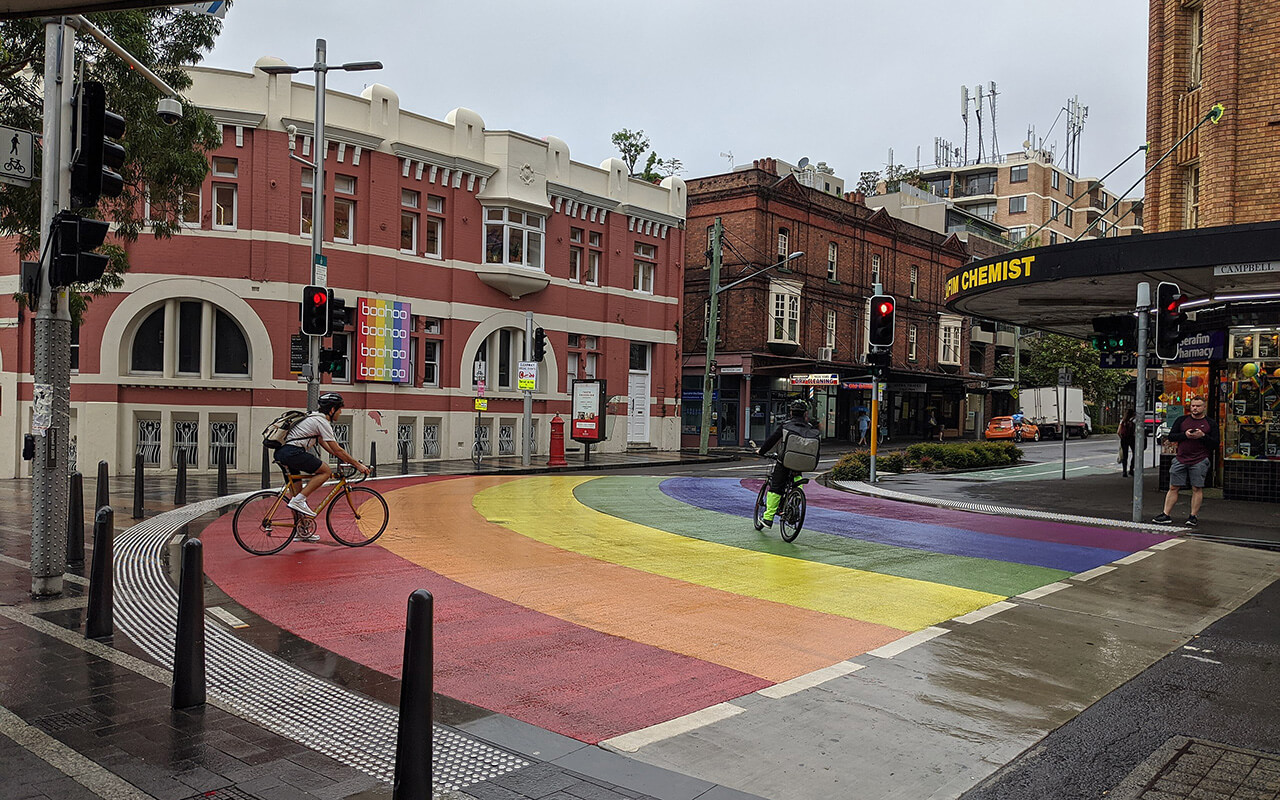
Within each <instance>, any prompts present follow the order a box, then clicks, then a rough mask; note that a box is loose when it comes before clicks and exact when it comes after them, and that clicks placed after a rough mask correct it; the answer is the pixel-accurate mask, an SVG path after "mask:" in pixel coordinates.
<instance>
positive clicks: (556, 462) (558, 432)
mask: <svg viewBox="0 0 1280 800" xmlns="http://www.w3.org/2000/svg"><path fill="white" fill-rule="evenodd" d="M568 465H569V462H568V461H565V460H564V420H562V419H560V415H559V414H556V415H555V416H554V417H552V419H551V458H549V459H547V466H548V467H567V466H568Z"/></svg>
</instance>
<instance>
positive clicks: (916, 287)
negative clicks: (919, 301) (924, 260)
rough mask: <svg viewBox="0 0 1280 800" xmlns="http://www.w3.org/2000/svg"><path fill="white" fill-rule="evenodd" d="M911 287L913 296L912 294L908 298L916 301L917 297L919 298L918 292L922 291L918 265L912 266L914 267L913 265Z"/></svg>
mask: <svg viewBox="0 0 1280 800" xmlns="http://www.w3.org/2000/svg"><path fill="white" fill-rule="evenodd" d="M910 286H911V294H910V295H908V296H909V297H911V299H913V300H914V299H916V298H917V297H919V295H918V294H917V292H919V291H920V267H919V266H918V265H916V264H912V265H911V283H910Z"/></svg>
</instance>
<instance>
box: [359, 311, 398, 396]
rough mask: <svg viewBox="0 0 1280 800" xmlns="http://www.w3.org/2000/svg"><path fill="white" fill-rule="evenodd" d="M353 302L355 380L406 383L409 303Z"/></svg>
mask: <svg viewBox="0 0 1280 800" xmlns="http://www.w3.org/2000/svg"><path fill="white" fill-rule="evenodd" d="M356 302H357V311H356V352H355V353H354V356H355V358H354V359H352V361H354V363H355V365H356V374H355V378H356V380H358V381H380V382H384V383H407V382H408V380H409V322H410V319H411V317H410V314H409V304H408V303H401V302H397V301H395V300H375V299H373V298H369V297H361V298H360V299H359V300H357V301H356Z"/></svg>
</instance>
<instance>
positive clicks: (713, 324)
mask: <svg viewBox="0 0 1280 800" xmlns="http://www.w3.org/2000/svg"><path fill="white" fill-rule="evenodd" d="M723 231H724V227H723V225H722V223H721V221H720V218H719V217H716V221H715V225H714V226H712V229H711V282H710V283H708V284H707V295H708V297H709V298H710V300H709V308H708V310H707V356H706V363H705V364H703V369H702V425H701V426H700V430H699V431H698V453H699V454H701V455H704V456H705V455H706V454H707V445H708V443H709V437H710V436H711V402H712V399H711V384H712V374H711V362H713V361H715V358H716V336H718V335H719V322H720V319H719V317H720V254H721V249H720V234H721V233H722V232H723Z"/></svg>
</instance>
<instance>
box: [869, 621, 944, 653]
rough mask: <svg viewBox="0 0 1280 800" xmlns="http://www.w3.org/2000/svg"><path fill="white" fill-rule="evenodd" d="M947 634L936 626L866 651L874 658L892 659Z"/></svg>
mask: <svg viewBox="0 0 1280 800" xmlns="http://www.w3.org/2000/svg"><path fill="white" fill-rule="evenodd" d="M948 632H949V631H948V630H947V629H946V628H939V627H936V626H933V627H928V628H925V629H924V630H920V631H916V632H915V633H909V634H907V635H906V636H903V637H902V638H901V639H899V640H897V641H896V642H889V643H888V644H886V645H884V646H882V647H877V648H876V649H875V650H868V651H867V655H869V656H875V657H876V658H893V657H894V656H897V655H901V654H903V653H905V652H906V651H908V650H910V649H911V648H913V647H915V646H916V645H918V644H924V643H925V642H927V641H929V640H930V639H936V638H938V637H939V636H941V635H942V634H944V633H948Z"/></svg>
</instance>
